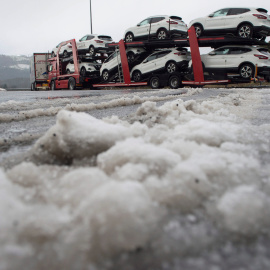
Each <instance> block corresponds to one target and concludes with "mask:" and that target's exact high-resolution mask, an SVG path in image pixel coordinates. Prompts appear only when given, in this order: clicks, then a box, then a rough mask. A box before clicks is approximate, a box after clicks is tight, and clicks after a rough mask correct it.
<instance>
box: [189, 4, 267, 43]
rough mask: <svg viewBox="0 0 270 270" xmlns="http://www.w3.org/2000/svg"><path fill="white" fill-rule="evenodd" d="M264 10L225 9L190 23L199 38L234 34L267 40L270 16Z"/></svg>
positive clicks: (247, 8)
mask: <svg viewBox="0 0 270 270" xmlns="http://www.w3.org/2000/svg"><path fill="white" fill-rule="evenodd" d="M267 13H268V11H267V10H266V9H264V8H250V7H238V8H237V7H234V8H223V9H220V10H217V11H215V12H213V13H211V14H210V15H208V16H205V17H201V18H197V19H195V20H192V21H191V22H190V23H189V26H188V28H190V27H191V26H194V27H195V30H196V34H197V37H199V36H206V35H220V34H234V35H236V36H239V37H242V38H258V39H261V40H265V38H266V37H267V36H270V15H268V14H267Z"/></svg>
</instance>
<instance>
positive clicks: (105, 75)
mask: <svg viewBox="0 0 270 270" xmlns="http://www.w3.org/2000/svg"><path fill="white" fill-rule="evenodd" d="M109 78H110V74H109V71H108V70H106V69H105V70H103V72H102V79H103V81H105V82H107V81H109Z"/></svg>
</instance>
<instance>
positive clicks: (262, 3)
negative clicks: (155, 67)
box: [0, 0, 270, 55]
mask: <svg viewBox="0 0 270 270" xmlns="http://www.w3.org/2000/svg"><path fill="white" fill-rule="evenodd" d="M0 3H1V5H0V54H7V55H19V54H27V55H30V54H32V53H34V52H47V51H51V50H52V48H53V47H55V46H56V45H57V44H58V43H59V42H61V41H64V40H69V39H73V38H75V39H80V38H81V37H82V36H84V35H85V34H88V33H90V11H89V10H90V7H89V3H90V0H45V1H40V0H0ZM254 4H256V6H257V7H263V8H265V9H267V10H269V12H270V1H266V0H257V1H256V2H255V1H251V0H245V1H243V0H239V1H235V0H227V1H223V2H222V1H216V0H209V1H201V0H182V1H181V0H92V13H93V14H92V15H93V32H94V33H97V34H105V35H110V36H112V38H113V39H114V40H115V41H119V40H120V39H121V38H123V34H124V31H125V30H126V29H127V28H129V27H131V26H134V25H136V24H137V23H138V22H140V21H141V20H143V19H145V18H146V17H148V16H152V15H163V14H166V15H178V16H180V17H182V18H183V20H184V22H186V23H187V24H188V23H189V22H190V21H191V20H192V19H195V18H198V17H201V16H206V15H208V14H210V13H211V12H213V11H215V10H218V9H220V8H224V7H236V6H241V7H242V6H255V5H254ZM268 40H269V38H268Z"/></svg>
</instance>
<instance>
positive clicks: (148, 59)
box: [146, 53, 158, 62]
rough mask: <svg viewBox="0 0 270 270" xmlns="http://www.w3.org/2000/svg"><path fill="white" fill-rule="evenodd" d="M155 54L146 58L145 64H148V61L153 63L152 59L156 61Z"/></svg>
mask: <svg viewBox="0 0 270 270" xmlns="http://www.w3.org/2000/svg"><path fill="white" fill-rule="evenodd" d="M157 55H158V54H157V53H155V54H152V55H150V56H148V57H147V59H146V60H147V61H146V62H149V61H153V60H154V59H156V58H157Z"/></svg>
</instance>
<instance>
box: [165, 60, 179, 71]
mask: <svg viewBox="0 0 270 270" xmlns="http://www.w3.org/2000/svg"><path fill="white" fill-rule="evenodd" d="M166 71H167V72H168V73H173V72H175V71H177V65H176V63H175V62H173V61H170V62H168V63H167V65H166Z"/></svg>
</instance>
